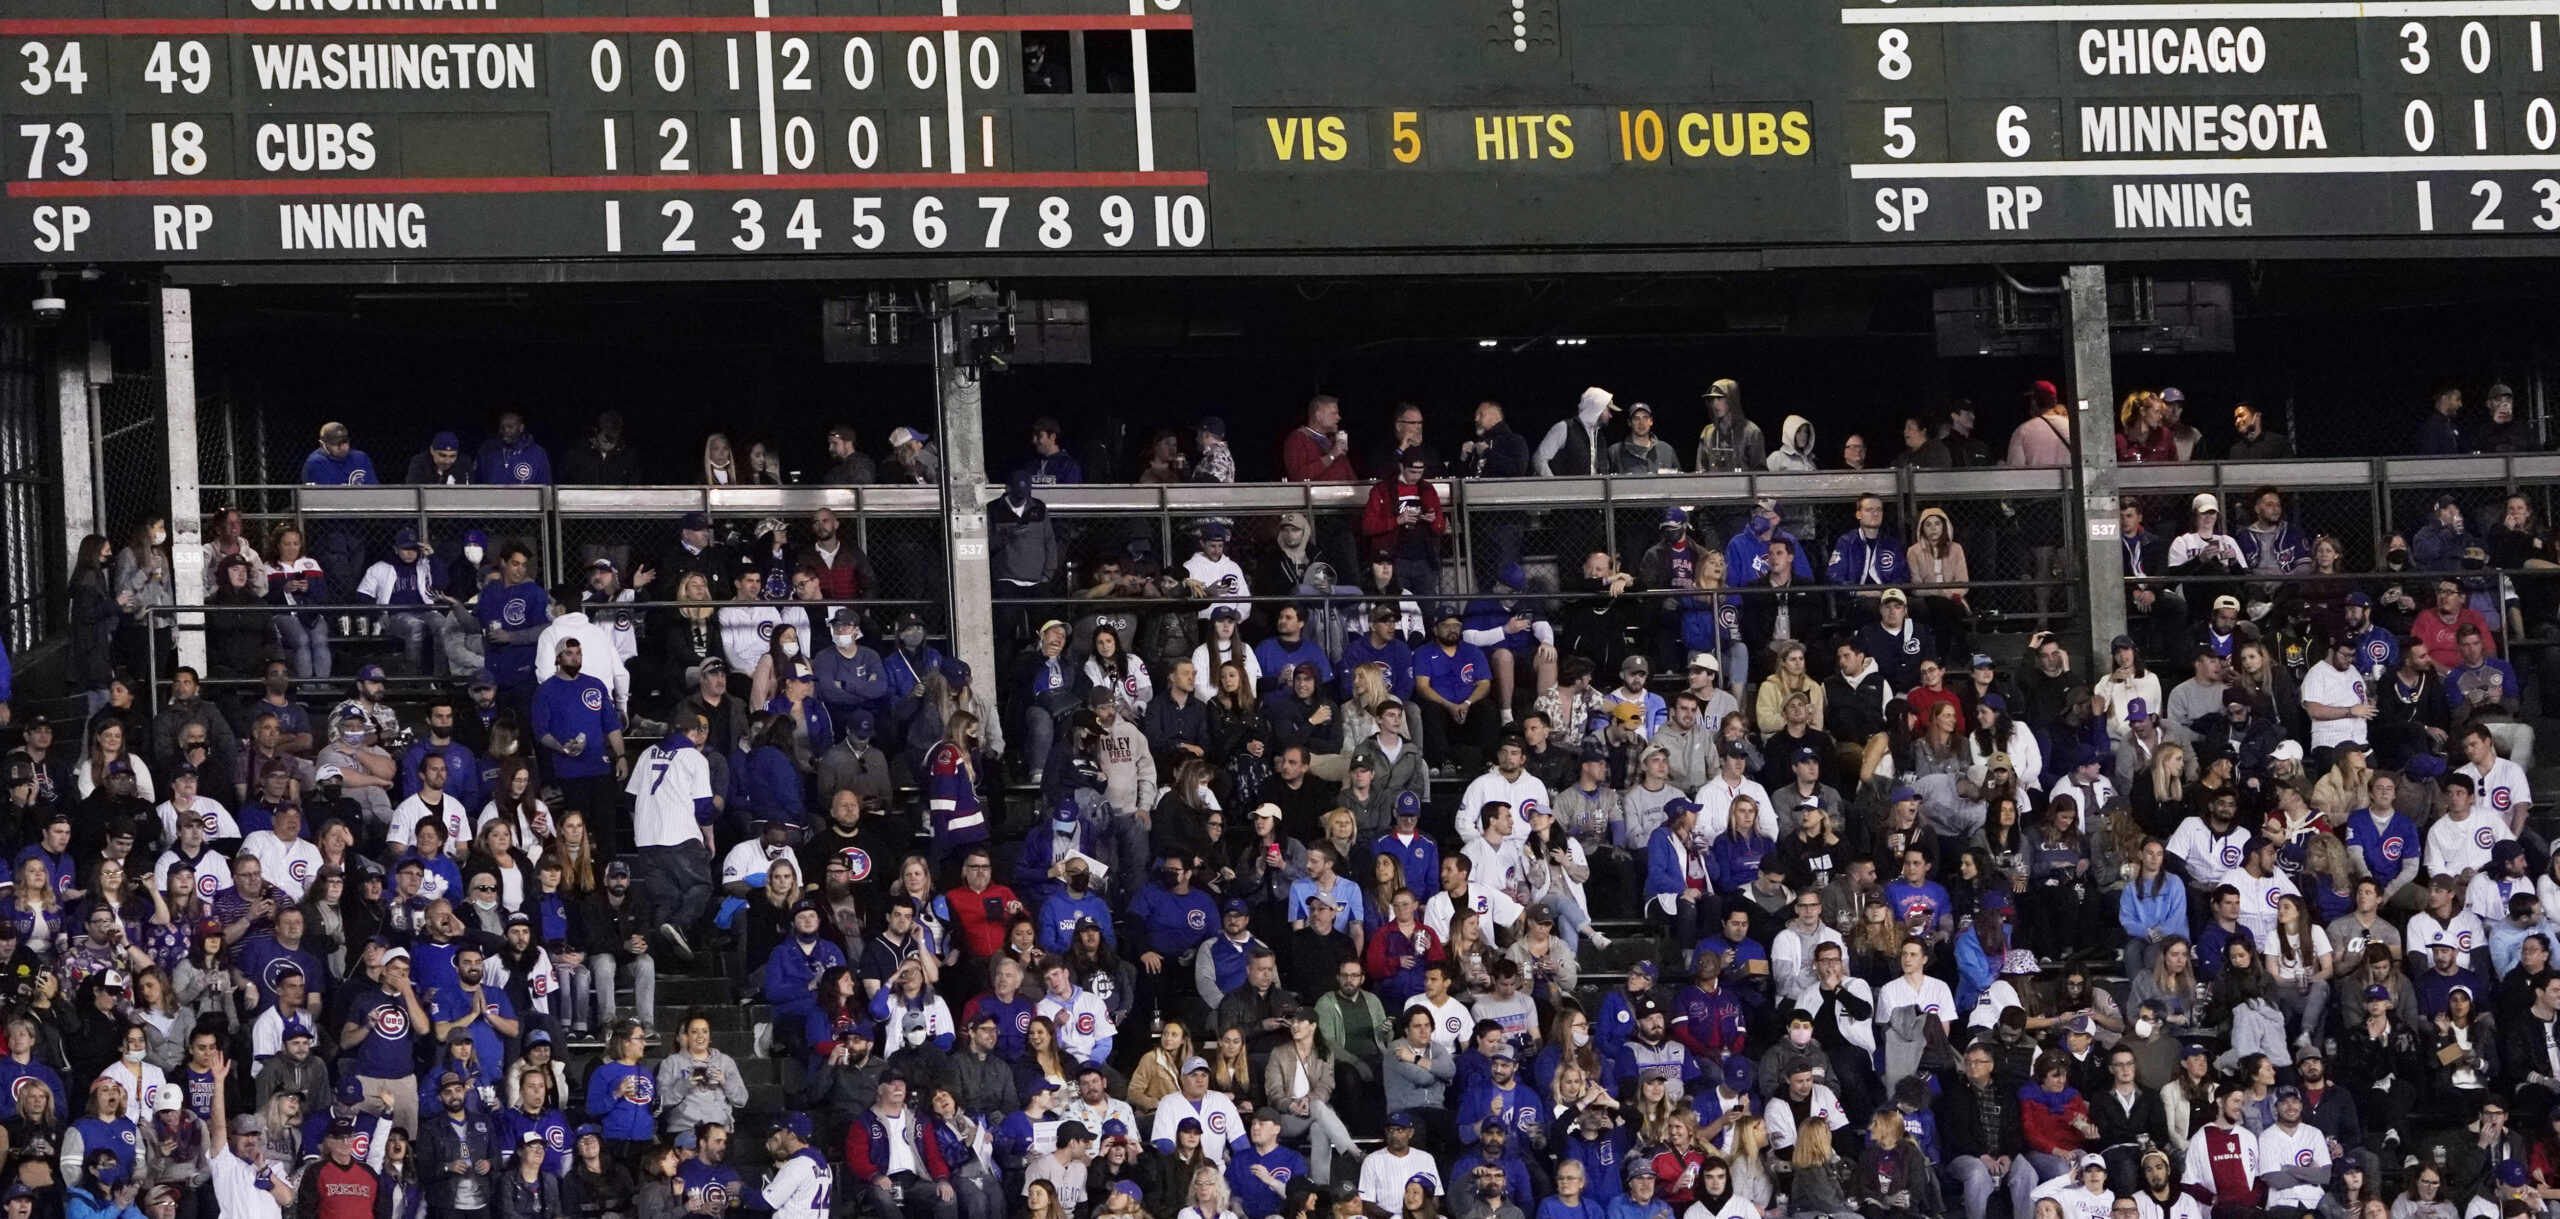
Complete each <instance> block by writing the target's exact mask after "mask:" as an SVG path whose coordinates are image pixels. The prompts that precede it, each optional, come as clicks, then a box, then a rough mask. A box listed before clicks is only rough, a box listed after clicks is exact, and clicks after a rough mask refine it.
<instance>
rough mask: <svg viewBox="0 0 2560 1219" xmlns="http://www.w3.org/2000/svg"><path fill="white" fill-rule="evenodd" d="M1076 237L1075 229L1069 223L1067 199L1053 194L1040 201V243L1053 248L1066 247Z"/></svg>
mask: <svg viewBox="0 0 2560 1219" xmlns="http://www.w3.org/2000/svg"><path fill="white" fill-rule="evenodd" d="M1075 239H1076V231H1075V229H1074V228H1073V227H1072V226H1070V225H1069V224H1068V223H1067V201H1066V200H1064V199H1061V198H1059V197H1057V196H1056V195H1051V196H1049V197H1048V198H1046V199H1043V200H1041V201H1040V244H1042V245H1044V246H1047V247H1049V248H1050V249H1052V250H1061V249H1065V248H1066V245H1067V243H1068V242H1070V241H1073V240H1075Z"/></svg>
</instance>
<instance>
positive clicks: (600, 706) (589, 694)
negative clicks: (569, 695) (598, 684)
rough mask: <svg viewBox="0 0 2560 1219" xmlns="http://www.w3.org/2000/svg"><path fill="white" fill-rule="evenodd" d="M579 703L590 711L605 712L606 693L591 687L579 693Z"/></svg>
mask: <svg viewBox="0 0 2560 1219" xmlns="http://www.w3.org/2000/svg"><path fill="white" fill-rule="evenodd" d="M578 702H579V703H580V704H581V705H583V706H584V707H586V709H587V710H589V711H602V710H604V691H602V690H599V689H596V688H595V687H593V686H589V687H587V688H586V689H584V690H582V691H579V692H578Z"/></svg>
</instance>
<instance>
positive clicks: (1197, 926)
mask: <svg viewBox="0 0 2560 1219" xmlns="http://www.w3.org/2000/svg"><path fill="white" fill-rule="evenodd" d="M1182 921H1183V923H1184V924H1186V925H1188V926H1189V927H1190V928H1191V929H1192V930H1193V931H1207V930H1208V929H1209V912H1208V911H1206V910H1203V909H1201V908H1199V907H1198V906H1193V907H1192V908H1191V909H1190V910H1189V911H1188V912H1186V913H1185V914H1184V915H1183V916H1182Z"/></svg>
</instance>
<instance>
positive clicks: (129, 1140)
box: [116, 1130, 134, 1147]
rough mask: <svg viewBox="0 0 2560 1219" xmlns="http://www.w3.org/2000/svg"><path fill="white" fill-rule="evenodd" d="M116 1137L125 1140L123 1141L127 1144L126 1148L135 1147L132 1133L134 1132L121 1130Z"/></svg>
mask: <svg viewBox="0 0 2560 1219" xmlns="http://www.w3.org/2000/svg"><path fill="white" fill-rule="evenodd" d="M116 1137H117V1138H120V1139H123V1140H124V1142H125V1146H127V1147H130V1146H133V1142H134V1139H133V1132H132V1131H130V1130H120V1131H117V1132H116Z"/></svg>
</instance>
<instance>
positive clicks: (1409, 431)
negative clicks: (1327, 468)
mask: <svg viewBox="0 0 2560 1219" xmlns="http://www.w3.org/2000/svg"><path fill="white" fill-rule="evenodd" d="M1422 424H1423V420H1422V408H1421V407H1418V406H1415V405H1414V404H1412V403H1410V402H1399V403H1397V404H1396V411H1395V425H1394V426H1395V430H1394V432H1393V433H1391V434H1390V435H1389V436H1388V437H1387V439H1386V443H1384V444H1382V445H1379V446H1378V447H1377V448H1376V449H1373V450H1371V452H1370V455H1369V459H1368V460H1367V461H1364V462H1363V463H1361V464H1362V465H1364V466H1365V467H1367V468H1366V469H1364V470H1363V471H1362V473H1364V474H1366V475H1367V476H1368V477H1369V478H1370V479H1372V480H1377V481H1383V480H1386V479H1390V478H1394V477H1395V476H1396V466H1397V463H1398V460H1399V459H1400V458H1401V457H1402V456H1403V455H1404V452H1405V450H1407V449H1420V450H1421V451H1422V457H1423V469H1422V475H1423V477H1425V478H1442V477H1446V476H1447V475H1448V473H1449V471H1448V469H1447V467H1446V466H1445V465H1443V464H1442V462H1441V460H1440V451H1439V450H1438V449H1435V448H1433V447H1431V444H1430V443H1429V442H1428V441H1426V440H1424V439H1423V438H1422Z"/></svg>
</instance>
